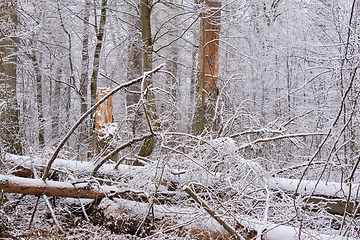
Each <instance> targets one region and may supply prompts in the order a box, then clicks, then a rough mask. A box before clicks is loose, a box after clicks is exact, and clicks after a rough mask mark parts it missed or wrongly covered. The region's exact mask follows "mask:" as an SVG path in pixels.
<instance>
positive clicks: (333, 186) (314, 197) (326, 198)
mask: <svg viewBox="0 0 360 240" xmlns="http://www.w3.org/2000/svg"><path fill="white" fill-rule="evenodd" d="M268 185H269V187H270V188H271V189H273V190H281V191H284V192H286V193H288V194H295V191H296V189H297V188H298V191H297V194H298V195H301V196H304V201H305V202H306V205H305V206H304V208H305V209H309V210H314V211H317V210H319V209H320V208H324V209H325V210H326V211H327V212H328V213H331V214H338V215H344V213H345V211H346V212H348V213H351V214H353V215H358V214H360V208H358V205H359V200H360V199H359V198H360V196H359V190H360V185H359V184H349V183H339V182H325V181H314V180H302V181H301V182H300V180H299V179H286V178H271V179H270V180H269V181H268ZM298 186H299V187H298Z"/></svg>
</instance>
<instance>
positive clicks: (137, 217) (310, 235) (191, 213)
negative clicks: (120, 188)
mask: <svg viewBox="0 0 360 240" xmlns="http://www.w3.org/2000/svg"><path fill="white" fill-rule="evenodd" d="M150 206H152V207H153V211H152V212H153V214H154V215H151V216H149V217H148V219H147V220H146V222H145V224H144V225H143V229H142V230H143V231H142V234H143V235H144V236H149V237H147V239H159V238H161V237H162V236H167V237H168V238H169V237H171V239H177V238H181V237H186V239H202V240H203V239H223V240H230V239H231V240H233V239H234V236H231V235H230V234H229V233H228V232H227V231H226V230H225V229H224V228H223V226H222V225H221V224H220V223H219V222H218V221H216V220H215V219H214V218H213V217H210V216H209V215H208V214H205V210H203V209H199V208H195V207H189V206H187V207H181V206H169V205H151V204H150V203H141V202H134V201H129V200H125V199H119V198H114V199H112V200H110V199H104V200H103V201H102V202H101V203H100V205H99V206H98V208H97V211H96V215H95V216H93V219H94V220H95V221H97V222H98V223H100V224H102V225H105V226H107V227H108V228H110V229H112V230H114V231H115V232H122V233H130V234H134V233H135V232H136V231H137V230H138V229H137V228H138V227H139V226H140V224H141V222H142V221H143V220H144V215H145V214H146V212H148V208H149V207H150ZM233 218H234V216H232V217H231V218H229V219H228V220H229V222H232V223H233V222H234V221H233ZM236 218H237V219H239V221H240V222H241V224H242V225H243V226H242V227H240V228H239V225H238V224H236V225H235V226H233V227H234V229H235V230H236V232H237V234H239V235H240V239H246V240H250V239H255V238H254V237H256V234H254V233H256V232H255V230H254V229H264V232H263V233H262V234H259V235H258V237H260V235H261V239H262V240H298V239H322V240H330V239H331V240H345V239H347V240H355V238H351V237H343V236H340V235H339V232H338V231H334V232H333V233H329V234H322V233H320V232H318V231H315V230H309V229H303V230H302V231H301V233H299V228H298V227H291V226H287V225H277V224H274V223H268V224H264V223H261V222H258V221H254V220H253V219H248V220H246V218H244V217H241V216H238V217H236ZM240 219H241V220H240ZM244 227H245V229H244ZM249 233H252V234H249ZM299 234H300V238H299Z"/></svg>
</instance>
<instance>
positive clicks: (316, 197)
mask: <svg viewBox="0 0 360 240" xmlns="http://www.w3.org/2000/svg"><path fill="white" fill-rule="evenodd" d="M5 160H6V163H8V164H9V165H11V166H13V171H12V172H11V173H12V174H14V175H17V176H21V177H32V171H31V168H32V167H35V168H36V169H38V170H40V169H44V168H45V166H46V160H44V159H41V158H34V157H33V158H30V157H24V156H17V155H12V154H6V155H5ZM52 167H53V168H54V169H58V170H60V171H61V170H62V169H66V170H67V171H70V172H72V173H73V174H74V175H76V176H78V177H87V176H90V174H91V173H92V171H93V167H94V165H93V164H91V163H89V162H80V161H70V160H64V159H56V160H55V161H54V163H53V165H52ZM114 167H115V165H114V164H104V165H102V167H101V168H100V169H99V170H98V171H97V174H98V176H100V177H106V178H109V177H110V178H121V179H123V180H125V179H131V178H134V177H135V176H137V177H139V176H143V177H144V178H146V177H150V178H151V176H150V175H151V174H153V175H154V174H155V172H156V171H151V170H149V168H147V166H129V165H120V166H119V167H118V169H115V168H114ZM182 173H185V171H184V172H182ZM220 178H221V177H220V175H216V176H215V179H214V183H215V182H216V181H217V180H216V179H220ZM180 181H181V177H180V175H176V173H172V174H169V175H168V176H166V177H164V181H163V182H164V184H165V185H166V184H167V185H168V186H171V188H172V189H173V190H175V189H176V186H177V185H180V184H179V182H180ZM266 184H268V186H269V188H271V189H273V190H276V191H277V190H281V191H284V192H286V193H287V194H293V193H294V192H295V190H296V188H297V186H298V185H299V184H300V182H299V180H298V179H286V178H275V177H273V178H269V180H268V182H267V183H266ZM168 188H169V187H168ZM359 189H360V185H359V184H351V185H350V184H346V183H338V182H325V181H319V182H317V181H314V180H303V181H302V182H301V184H300V185H299V189H298V194H299V195H301V196H304V197H305V198H306V201H307V202H308V206H306V208H307V209H312V210H315V211H316V210H318V209H319V207H320V206H321V207H323V208H324V209H325V210H326V211H327V212H329V213H331V214H338V215H343V214H344V212H345V208H346V211H347V212H350V213H354V211H355V209H356V207H357V205H358V204H359V196H358V192H359ZM311 194H312V196H311V197H310V198H309V197H306V196H310V195H311ZM349 194H350V195H349ZM130 195H132V196H134V194H130ZM349 196H350V198H349ZM120 197H122V198H125V199H130V200H136V199H142V200H144V199H146V197H144V196H140V195H139V194H135V197H129V195H127V194H123V195H122V196H120ZM347 199H350V200H351V202H348V203H347ZM166 201H167V202H168V201H169V200H164V201H163V202H166ZM346 203H347V207H345V206H346ZM316 205H318V206H319V207H317V208H316ZM356 214H360V209H357V212H356Z"/></svg>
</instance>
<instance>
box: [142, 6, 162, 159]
mask: <svg viewBox="0 0 360 240" xmlns="http://www.w3.org/2000/svg"><path fill="white" fill-rule="evenodd" d="M151 10H152V3H151V0H141V1H140V21H141V38H142V41H143V62H142V64H143V71H144V72H146V71H150V70H151V69H152V53H153V42H152V36H151V21H150V20H151ZM152 84H153V81H152V78H151V77H148V78H146V79H145V83H144V89H146V88H148V87H150V86H151V85H152ZM144 97H145V99H144V100H146V104H144V105H145V108H146V111H147V113H145V114H146V115H147V116H146V118H148V119H149V120H150V123H153V122H154V121H155V120H156V119H157V118H158V116H157V111H156V105H155V96H154V92H152V91H151V90H150V91H147V92H146V94H145V96H144ZM145 121H146V120H145ZM156 127H158V126H156ZM155 145H156V139H155V137H149V138H147V139H145V140H144V143H143V145H142V147H141V149H140V152H139V155H140V156H142V157H146V156H149V155H150V154H151V153H152V151H153V150H154V148H155Z"/></svg>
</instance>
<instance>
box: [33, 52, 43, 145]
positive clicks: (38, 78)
mask: <svg viewBox="0 0 360 240" xmlns="http://www.w3.org/2000/svg"><path fill="white" fill-rule="evenodd" d="M40 59H41V56H40V57H37V56H36V52H33V53H32V55H31V60H32V62H33V66H34V72H35V80H36V103H37V112H38V138H39V139H38V142H39V149H43V148H44V147H45V133H44V132H45V129H44V110H43V96H42V73H41V68H40V65H41V60H40Z"/></svg>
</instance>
